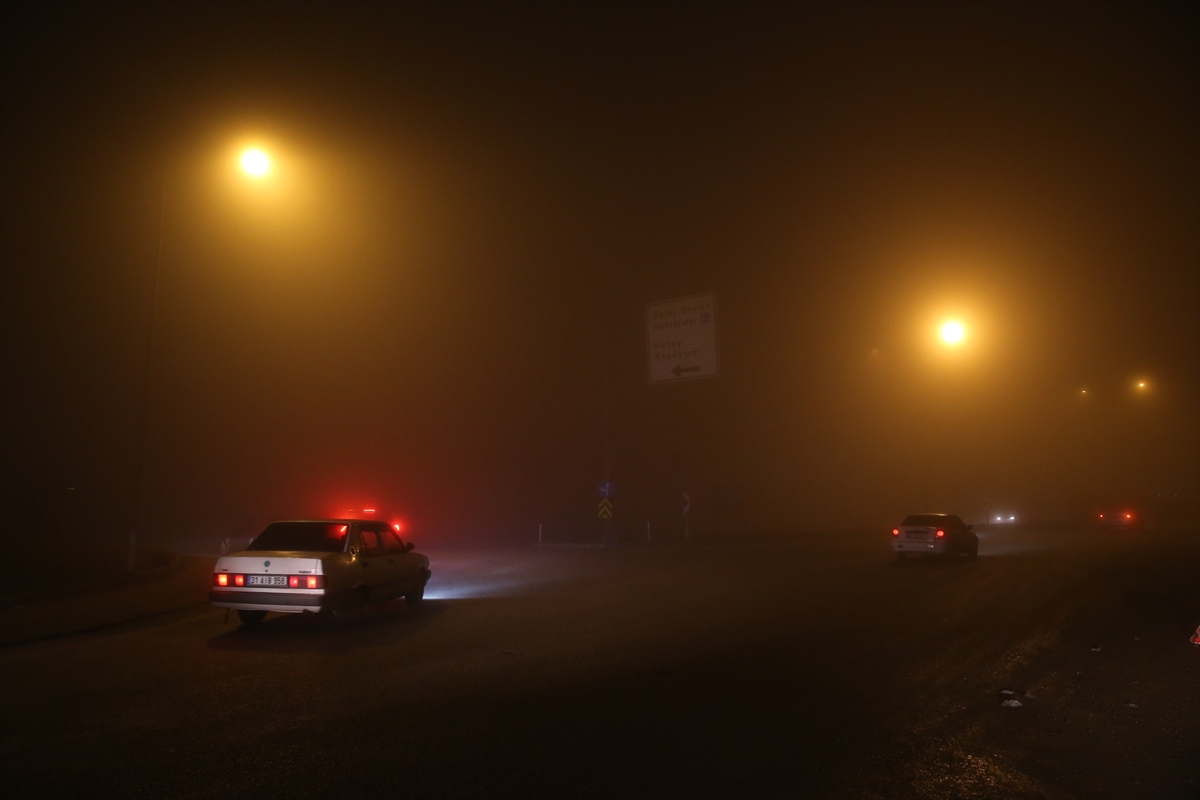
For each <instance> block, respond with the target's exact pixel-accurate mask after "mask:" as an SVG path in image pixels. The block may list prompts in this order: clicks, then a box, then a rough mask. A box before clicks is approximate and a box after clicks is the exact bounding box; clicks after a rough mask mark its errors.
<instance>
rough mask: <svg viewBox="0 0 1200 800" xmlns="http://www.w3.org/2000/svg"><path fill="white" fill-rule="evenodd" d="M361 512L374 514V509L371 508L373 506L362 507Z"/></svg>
mask: <svg viewBox="0 0 1200 800" xmlns="http://www.w3.org/2000/svg"><path fill="white" fill-rule="evenodd" d="M363 513H364V514H374V513H375V509H373V508H364V509H363Z"/></svg>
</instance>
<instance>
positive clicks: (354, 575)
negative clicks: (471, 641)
mask: <svg viewBox="0 0 1200 800" xmlns="http://www.w3.org/2000/svg"><path fill="white" fill-rule="evenodd" d="M412 549H413V545H412V544H411V543H408V544H406V543H405V542H404V541H402V540H401V539H400V536H399V535H398V534H397V532H396V531H394V530H393V529H392V526H390V525H388V524H387V523H386V522H380V521H377V520H355V519H323V520H295V521H289V522H273V523H271V524H270V525H268V526H267V528H266V530H264V531H263V532H262V533H260V534H259V535H258V536H257V537H255V539H254V541H252V542H251V543H250V545H249V546H248V547H247V548H246V549H245V550H243V551H241V552H240V553H232V554H230V555H227V556H222V557H221V558H219V559H218V560H217V566H216V568H215V569H214V571H213V585H212V590H211V591H210V592H209V600H210V601H211V602H212V604H213V605H214V606H217V607H218V608H235V609H237V612H238V617H239V618H241V620H242V622H244V623H246V624H247V625H257V624H258V623H260V622H262V621H263V619H264V618H265V617H266V616H267V612H268V611H280V612H284V613H293V614H295V613H303V612H311V613H318V612H345V613H349V614H354V613H357V612H359V611H361V610H362V607H363V606H364V605H366V604H368V603H374V602H379V601H381V600H390V599H392V598H395V597H403V598H404V599H405V601H406V602H408V603H409V604H410V605H414V606H415V605H417V604H419V603H420V602H421V598H422V597H424V595H425V584H426V583H428V581H429V577H430V575H431V574H432V573H431V572H430V570H429V559H428V558H426V557H425V556H423V555H421V554H420V553H414V552H412Z"/></svg>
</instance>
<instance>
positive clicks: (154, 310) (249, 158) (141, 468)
mask: <svg viewBox="0 0 1200 800" xmlns="http://www.w3.org/2000/svg"><path fill="white" fill-rule="evenodd" d="M238 163H239V166H240V167H241V169H242V172H243V173H245V174H246V175H247V176H248V177H250V178H253V179H259V178H264V177H266V176H267V175H268V174H270V172H271V170H272V168H273V164H272V163H271V158H270V156H268V155H267V154H266V153H265V152H264V151H263V150H261V149H260V148H257V147H252V148H249V149H247V150H245V151H243V152H242V154H241V157H240V158H239V159H238ZM168 185H169V184H168V180H167V179H164V180H163V191H162V200H161V201H160V205H159V212H158V248H157V250H156V251H155V255H154V288H153V290H152V292H151V295H150V327H149V330H148V331H147V332H146V361H145V369H144V371H143V379H142V404H141V415H140V417H139V419H138V442H137V474H136V478H137V480H136V485H137V490H136V491H137V503H136V507H135V510H134V519H133V528H132V529H131V530H130V531H129V552H128V554H127V557H126V566H127V568H128V570H129V571H130V572H133V571H135V568H136V567H137V543H138V537H139V536H143V535H144V534H145V531H144V529H143V528H144V525H145V505H146V428H147V423H148V420H149V416H150V391H151V385H152V382H153V380H152V379H153V376H154V368H153V366H154V334H155V332H156V331H157V327H158V325H157V323H158V295H159V285H160V284H161V282H162V260H163V242H164V239H165V238H166V225H167V187H168Z"/></svg>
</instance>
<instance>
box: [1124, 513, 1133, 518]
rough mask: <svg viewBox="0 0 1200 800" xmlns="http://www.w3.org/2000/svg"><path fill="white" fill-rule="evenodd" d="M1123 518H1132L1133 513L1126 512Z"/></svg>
mask: <svg viewBox="0 0 1200 800" xmlns="http://www.w3.org/2000/svg"><path fill="white" fill-rule="evenodd" d="M1125 519H1133V514H1126V515H1125Z"/></svg>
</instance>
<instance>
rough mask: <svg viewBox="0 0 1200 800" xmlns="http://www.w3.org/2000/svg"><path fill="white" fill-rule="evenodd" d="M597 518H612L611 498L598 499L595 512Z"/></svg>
mask: <svg viewBox="0 0 1200 800" xmlns="http://www.w3.org/2000/svg"><path fill="white" fill-rule="evenodd" d="M596 517H597V518H599V519H612V500H609V499H608V498H607V497H605V498H603V499H601V500H600V508H599V510H598V511H597V512H596Z"/></svg>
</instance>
